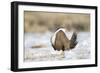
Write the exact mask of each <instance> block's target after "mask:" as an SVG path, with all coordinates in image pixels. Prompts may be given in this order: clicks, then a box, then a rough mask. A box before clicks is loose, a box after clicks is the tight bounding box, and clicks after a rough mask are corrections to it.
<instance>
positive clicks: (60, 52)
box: [57, 50, 65, 58]
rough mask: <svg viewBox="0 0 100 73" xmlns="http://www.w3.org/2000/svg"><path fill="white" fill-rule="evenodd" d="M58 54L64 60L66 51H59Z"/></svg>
mask: <svg viewBox="0 0 100 73" xmlns="http://www.w3.org/2000/svg"><path fill="white" fill-rule="evenodd" d="M57 54H58V55H60V56H61V57H63V58H64V57H65V54H64V51H62V50H60V51H57Z"/></svg>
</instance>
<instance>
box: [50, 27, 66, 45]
mask: <svg viewBox="0 0 100 73" xmlns="http://www.w3.org/2000/svg"><path fill="white" fill-rule="evenodd" d="M60 30H62V31H63V32H64V33H65V31H66V30H65V29H64V28H60V29H58V30H57V31H56V32H55V33H54V35H53V36H52V39H51V40H52V44H54V42H55V38H56V34H57V33H58V32H59V31H60Z"/></svg>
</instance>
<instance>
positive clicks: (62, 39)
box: [51, 28, 78, 57]
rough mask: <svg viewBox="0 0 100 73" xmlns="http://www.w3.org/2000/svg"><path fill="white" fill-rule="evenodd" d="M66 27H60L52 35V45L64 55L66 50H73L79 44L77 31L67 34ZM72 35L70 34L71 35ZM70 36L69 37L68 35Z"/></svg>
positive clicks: (58, 52)
mask: <svg viewBox="0 0 100 73" xmlns="http://www.w3.org/2000/svg"><path fill="white" fill-rule="evenodd" d="M66 31H67V30H66V29H65V28H59V29H58V30H57V31H56V32H55V33H54V34H53V36H52V37H51V45H52V47H53V48H54V50H55V51H57V54H60V55H63V57H64V56H65V55H64V51H65V50H67V51H68V50H71V49H73V48H75V46H76V45H77V43H78V42H77V33H76V32H72V33H71V35H70V34H66V33H67V32H66ZM69 35H70V36H69ZM68 36H69V37H68Z"/></svg>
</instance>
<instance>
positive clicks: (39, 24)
mask: <svg viewBox="0 0 100 73" xmlns="http://www.w3.org/2000/svg"><path fill="white" fill-rule="evenodd" d="M24 15H25V16H24V22H25V32H45V31H55V30H56V29H57V28H60V27H65V28H66V29H68V28H72V27H73V28H75V29H77V30H78V31H89V30H90V15H89V14H79V13H77V14H75V13H50V12H29V11H25V13H24ZM69 25H70V26H69Z"/></svg>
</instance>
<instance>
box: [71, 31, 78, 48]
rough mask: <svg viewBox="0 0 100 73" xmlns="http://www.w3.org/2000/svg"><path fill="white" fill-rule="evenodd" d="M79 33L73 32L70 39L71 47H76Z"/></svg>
mask: <svg viewBox="0 0 100 73" xmlns="http://www.w3.org/2000/svg"><path fill="white" fill-rule="evenodd" d="M77 43H78V42H77V33H76V32H73V35H72V37H71V40H70V48H74V47H75V46H76V45H77Z"/></svg>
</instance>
